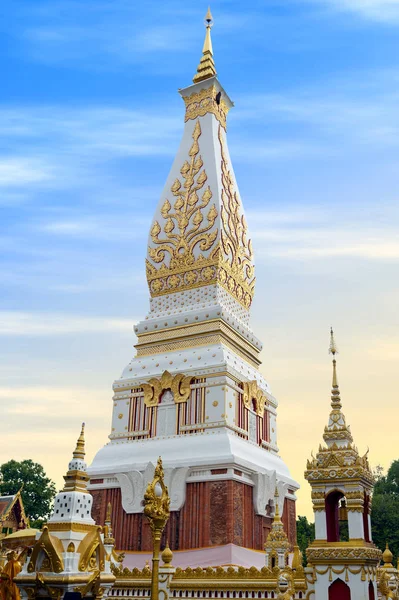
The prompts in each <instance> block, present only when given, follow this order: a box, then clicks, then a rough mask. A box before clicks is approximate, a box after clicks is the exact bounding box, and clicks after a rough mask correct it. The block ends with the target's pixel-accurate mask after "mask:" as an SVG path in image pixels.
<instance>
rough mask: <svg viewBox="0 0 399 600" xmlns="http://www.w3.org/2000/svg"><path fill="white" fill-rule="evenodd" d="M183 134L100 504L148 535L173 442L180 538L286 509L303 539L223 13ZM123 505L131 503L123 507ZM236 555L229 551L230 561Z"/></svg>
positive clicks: (240, 533) (202, 538) (257, 541)
mask: <svg viewBox="0 0 399 600" xmlns="http://www.w3.org/2000/svg"><path fill="white" fill-rule="evenodd" d="M205 25H206V35H205V42H204V46H203V51H202V56H201V60H200V63H199V65H198V68H197V72H196V73H195V75H194V79H193V82H194V83H193V85H190V86H189V87H187V88H184V89H181V90H179V93H180V95H181V96H182V98H183V100H184V104H185V117H184V131H183V138H182V140H181V143H180V147H179V149H178V151H177V154H176V157H175V159H174V162H173V165H172V168H171V171H170V173H169V176H168V178H167V180H166V183H165V187H164V189H163V192H162V194H161V198H160V201H159V204H158V206H157V208H156V210H155V215H154V218H153V221H152V224H151V227H150V234H149V238H148V249H147V260H146V271H147V280H148V285H149V290H150V311H149V314H148V316H147V317H146V318H145V320H143V321H142V322H140V323H139V324H138V325H137V326H136V327H135V333H136V335H137V340H138V341H137V344H136V350H137V352H136V356H135V357H134V358H133V359H132V360H131V361H130V363H129V364H128V365H127V367H126V368H125V369H124V371H123V373H122V376H121V377H120V378H119V379H118V380H116V381H115V383H114V386H113V389H114V398H113V403H114V407H113V421H112V432H111V435H110V442H109V443H108V444H107V445H106V446H105V447H104V448H102V449H101V450H100V451H99V452H98V453H97V455H96V457H95V459H94V461H93V464H92V465H91V467H90V469H89V473H90V477H91V482H90V490H91V493H92V494H93V496H94V511H95V513H96V514H95V518H96V519H97V520H99V522H103V520H104V518H105V511H106V506H107V503H108V502H109V501H111V502H112V506H113V511H114V517H113V520H114V534H115V538H116V547H117V548H119V549H125V550H145V549H149V548H150V545H151V542H150V539H151V537H150V533H149V531H148V526H147V524H146V522H145V519H143V506H142V499H143V494H144V490H145V488H146V485H147V483H148V482H149V481H150V480H151V478H152V473H153V471H154V464H155V462H156V459H157V457H158V456H159V455H162V458H163V462H164V466H165V479H166V483H167V485H168V488H169V492H170V496H171V506H170V509H171V518H170V520H169V523H168V529H167V534H166V535H167V538H168V540H169V544H170V547H171V548H172V549H173V550H175V549H180V550H182V549H183V550H184V549H192V548H203V547H212V546H224V547H226V548H227V547H231V546H238V547H246V548H250V549H258V550H260V549H263V546H264V543H265V541H266V538H267V535H268V532H269V531H270V528H271V525H272V518H273V515H274V492H275V488H276V486H277V488H278V492H279V495H278V498H279V504H280V506H279V508H280V514H281V515H282V521H283V523H284V527H285V530H286V532H287V535H288V538H289V540H290V542H291V544H292V543H294V542H295V491H296V490H297V489H298V484H297V483H296V482H295V481H294V480H293V479H292V478H291V477H290V474H289V471H288V469H287V467H286V465H285V463H284V462H283V460H282V459H281V458H280V456H279V454H278V447H277V424H276V414H277V412H276V411H277V401H276V399H275V398H274V397H273V395H272V394H271V391H270V388H269V385H268V383H267V382H266V381H265V379H264V377H263V376H262V375H261V373H260V372H259V365H260V360H259V353H260V351H261V349H262V344H261V342H260V341H259V339H258V338H257V337H256V335H255V334H254V333H253V331H252V330H251V328H250V326H249V316H250V314H249V311H250V306H251V303H252V299H253V295H254V289H255V274H254V262H253V254H252V244H251V239H250V235H249V232H248V228H247V223H246V220H245V216H244V210H243V206H242V202H241V197H240V193H239V191H238V187H237V183H236V180H235V176H234V172H233V167H232V164H231V160H230V155H229V151H228V147H227V138H226V129H227V124H226V121H227V115H228V112H229V110H230V109H231V108H232V106H233V103H232V101H231V100H230V98H229V96H228V95H227V93H226V92H225V90H224V89H223V87H222V86H221V84H220V83H219V81H218V79H217V77H216V69H215V63H214V59H213V50H212V42H211V27H212V16H211V14H210V11H208V13H207V15H206V18H205ZM118 507H119V508H118ZM229 558H231V557H227V556H226V562H228V560H229Z"/></svg>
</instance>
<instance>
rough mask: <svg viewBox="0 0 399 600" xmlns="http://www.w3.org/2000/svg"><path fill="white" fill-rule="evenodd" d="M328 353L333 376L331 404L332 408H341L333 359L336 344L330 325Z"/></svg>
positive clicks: (336, 351) (335, 363) (335, 352)
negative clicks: (331, 356)
mask: <svg viewBox="0 0 399 600" xmlns="http://www.w3.org/2000/svg"><path fill="white" fill-rule="evenodd" d="M328 352H329V354H332V355H333V361H332V363H333V377H332V389H331V406H332V407H333V408H334V409H340V408H342V404H341V397H340V391H339V386H338V377H337V361H336V359H335V355H336V354H338V350H337V345H336V343H335V338H334V331H333V328H332V327H331V329H330V346H329V349H328Z"/></svg>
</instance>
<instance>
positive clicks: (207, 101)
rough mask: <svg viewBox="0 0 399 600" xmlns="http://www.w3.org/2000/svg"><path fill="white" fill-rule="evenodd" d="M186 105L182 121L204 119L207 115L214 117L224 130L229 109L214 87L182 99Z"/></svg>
mask: <svg viewBox="0 0 399 600" xmlns="http://www.w3.org/2000/svg"><path fill="white" fill-rule="evenodd" d="M183 100H184V104H185V105H186V116H185V117H184V121H189V120H190V119H197V118H198V117H204V116H205V115H206V114H207V113H212V114H213V115H215V117H216V119H217V120H218V121H219V123H220V124H221V126H222V127H223V128H224V129H226V117H227V113H228V112H229V110H230V109H229V107H228V106H227V104H226V102H225V101H224V100H223V98H221V92H218V90H217V88H216V86H215V85H211V86H210V87H209V88H205V89H203V90H201V91H200V92H194V93H193V94H191V96H185V97H183Z"/></svg>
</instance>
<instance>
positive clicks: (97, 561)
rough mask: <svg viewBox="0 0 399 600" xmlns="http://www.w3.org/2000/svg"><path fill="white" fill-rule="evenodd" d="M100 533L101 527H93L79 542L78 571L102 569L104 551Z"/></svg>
mask: <svg viewBox="0 0 399 600" xmlns="http://www.w3.org/2000/svg"><path fill="white" fill-rule="evenodd" d="M100 533H101V527H94V528H93V529H92V531H90V532H89V533H88V534H87V535H86V536H85V537H84V538H83V540H82V541H81V542H80V544H79V547H78V552H79V554H80V559H79V571H94V569H96V568H98V569H100V571H103V570H104V560H105V552H104V545H103V542H102V539H101V535H100Z"/></svg>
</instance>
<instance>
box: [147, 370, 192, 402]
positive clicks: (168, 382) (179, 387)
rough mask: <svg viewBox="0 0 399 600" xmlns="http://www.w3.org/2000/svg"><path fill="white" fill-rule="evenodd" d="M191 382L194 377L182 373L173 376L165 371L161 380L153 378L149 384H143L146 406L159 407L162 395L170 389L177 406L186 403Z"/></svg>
mask: <svg viewBox="0 0 399 600" xmlns="http://www.w3.org/2000/svg"><path fill="white" fill-rule="evenodd" d="M191 380H192V376H186V375H183V374H182V373H177V374H176V375H174V376H173V375H171V374H170V373H169V371H164V373H163V374H162V377H161V378H160V379H157V378H155V377H153V378H152V379H150V380H149V382H148V383H143V384H142V386H141V387H142V388H143V392H144V404H145V405H146V406H147V407H150V406H157V405H158V404H159V400H160V397H161V395H162V393H163V392H164V391H165V390H169V389H170V391H171V392H172V394H173V399H174V401H175V404H180V403H181V402H186V400H187V399H188V397H189V395H190V391H191V387H190V382H191Z"/></svg>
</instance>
